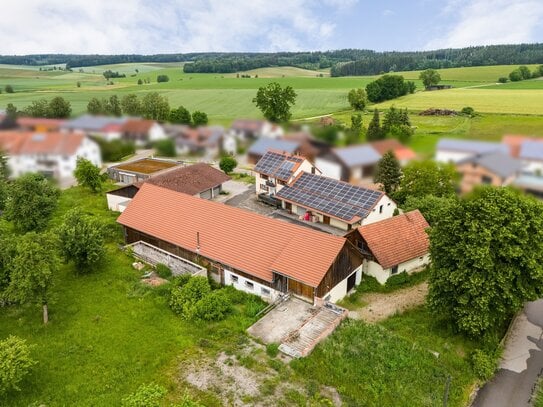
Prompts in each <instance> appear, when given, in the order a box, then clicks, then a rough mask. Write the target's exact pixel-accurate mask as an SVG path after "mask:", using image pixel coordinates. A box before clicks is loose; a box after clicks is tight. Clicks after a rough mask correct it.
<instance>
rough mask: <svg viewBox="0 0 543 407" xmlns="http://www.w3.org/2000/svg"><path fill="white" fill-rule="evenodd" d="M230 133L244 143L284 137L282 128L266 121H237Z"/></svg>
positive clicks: (231, 127)
mask: <svg viewBox="0 0 543 407" xmlns="http://www.w3.org/2000/svg"><path fill="white" fill-rule="evenodd" d="M229 133H231V134H232V135H234V136H235V137H236V138H237V139H239V140H242V141H247V140H255V139H258V138H261V137H265V138H279V137H281V136H283V129H282V128H281V126H278V125H276V124H272V123H270V122H268V121H266V120H256V119H237V120H234V122H233V123H232V126H230V130H229Z"/></svg>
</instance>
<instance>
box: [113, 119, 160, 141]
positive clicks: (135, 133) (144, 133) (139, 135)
mask: <svg viewBox="0 0 543 407" xmlns="http://www.w3.org/2000/svg"><path fill="white" fill-rule="evenodd" d="M120 130H121V134H122V136H121V137H122V138H123V140H125V141H131V142H133V143H134V144H135V145H137V146H144V145H146V144H149V143H153V142H155V141H158V140H164V139H165V138H166V137H167V136H166V133H165V132H164V128H163V127H162V126H161V125H160V124H159V123H158V122H156V121H154V120H146V119H137V118H134V119H128V120H126V121H125V122H124V123H123V124H122V125H121V129H120Z"/></svg>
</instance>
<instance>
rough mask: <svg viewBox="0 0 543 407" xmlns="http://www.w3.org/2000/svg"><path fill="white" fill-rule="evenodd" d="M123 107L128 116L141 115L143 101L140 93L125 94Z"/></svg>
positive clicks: (122, 102)
mask: <svg viewBox="0 0 543 407" xmlns="http://www.w3.org/2000/svg"><path fill="white" fill-rule="evenodd" d="M121 108H122V111H123V113H124V114H126V115H128V116H139V115H141V102H140V100H139V99H138V95H136V94H135V93H130V94H128V95H125V96H123V98H122V99H121Z"/></svg>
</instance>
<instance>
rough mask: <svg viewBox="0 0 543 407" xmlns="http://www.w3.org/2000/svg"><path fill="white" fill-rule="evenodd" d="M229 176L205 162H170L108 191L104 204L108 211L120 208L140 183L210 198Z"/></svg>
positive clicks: (125, 204) (123, 207)
mask: <svg viewBox="0 0 543 407" xmlns="http://www.w3.org/2000/svg"><path fill="white" fill-rule="evenodd" d="M229 180H230V177H229V176H228V175H226V174H225V173H224V172H222V171H219V170H217V169H215V168H213V167H212V166H210V165H208V164H205V163H196V164H193V165H188V166H186V167H180V166H174V167H172V168H170V169H167V170H165V171H162V172H160V173H159V174H158V175H155V176H151V177H149V178H146V179H145V180H144V181H139V182H136V183H134V184H131V185H127V186H124V187H122V188H119V189H116V190H114V191H111V192H108V193H107V194H106V197H107V206H108V208H109V209H110V210H112V211H116V212H123V211H124V210H125V209H126V206H127V205H128V204H129V203H130V202H131V201H132V199H133V198H134V197H135V196H136V194H137V193H138V191H139V190H140V188H141V186H142V185H143V184H144V183H148V184H152V185H156V186H159V187H162V188H166V189H170V190H172V191H176V192H182V193H184V194H188V195H192V196H196V197H198V198H202V199H213V198H215V197H217V196H219V195H220V194H221V192H222V190H223V189H222V188H223V183H225V182H226V181H229Z"/></svg>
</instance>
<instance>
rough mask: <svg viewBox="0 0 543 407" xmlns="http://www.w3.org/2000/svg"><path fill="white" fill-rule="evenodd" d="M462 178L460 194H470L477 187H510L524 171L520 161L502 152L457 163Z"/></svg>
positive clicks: (482, 155)
mask: <svg viewBox="0 0 543 407" xmlns="http://www.w3.org/2000/svg"><path fill="white" fill-rule="evenodd" d="M456 170H457V172H458V173H459V174H460V176H461V181H460V192H462V193H466V192H470V191H472V190H473V188H475V186H477V185H481V184H486V185H493V186H496V187H499V186H506V185H510V184H511V183H512V182H513V181H514V180H515V178H516V177H517V176H518V175H519V174H520V173H521V171H522V163H521V161H520V160H518V159H516V158H513V157H511V156H509V155H508V154H504V153H501V152H496V153H489V154H478V155H475V156H472V157H468V158H465V159H463V160H461V161H458V162H457V163H456Z"/></svg>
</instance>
